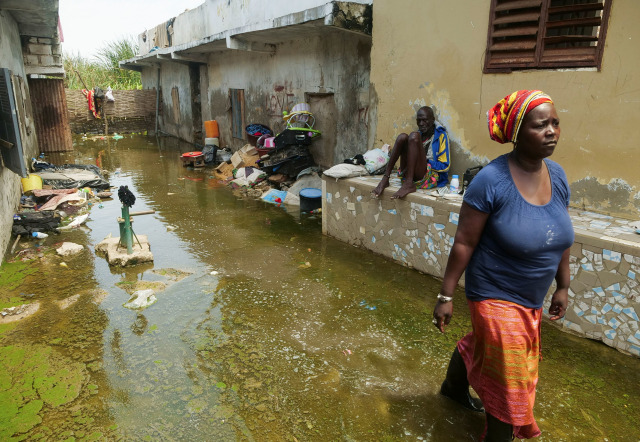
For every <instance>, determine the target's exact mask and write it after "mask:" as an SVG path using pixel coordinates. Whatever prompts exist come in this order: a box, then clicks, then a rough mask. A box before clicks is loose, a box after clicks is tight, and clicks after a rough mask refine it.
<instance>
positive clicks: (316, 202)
mask: <svg viewBox="0 0 640 442" xmlns="http://www.w3.org/2000/svg"><path fill="white" fill-rule="evenodd" d="M321 207H322V190H320V189H316V188H315V187H306V188H304V189H302V190H301V191H300V212H311V211H312V210H316V209H319V208H321Z"/></svg>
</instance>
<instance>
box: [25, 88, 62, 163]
mask: <svg viewBox="0 0 640 442" xmlns="http://www.w3.org/2000/svg"><path fill="white" fill-rule="evenodd" d="M29 90H30V92H31V104H32V107H33V118H34V120H35V125H36V133H37V134H38V145H39V147H40V152H66V151H70V150H73V142H72V141H71V128H70V127H69V114H68V110H67V96H66V94H65V90H64V84H63V80H62V79H57V78H55V79H53V78H30V79H29Z"/></svg>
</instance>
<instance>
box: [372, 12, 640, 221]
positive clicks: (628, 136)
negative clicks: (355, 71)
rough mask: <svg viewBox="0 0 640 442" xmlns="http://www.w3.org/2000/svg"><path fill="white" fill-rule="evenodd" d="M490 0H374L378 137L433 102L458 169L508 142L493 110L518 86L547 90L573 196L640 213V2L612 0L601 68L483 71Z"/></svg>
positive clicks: (403, 126) (409, 124)
mask: <svg viewBox="0 0 640 442" xmlns="http://www.w3.org/2000/svg"><path fill="white" fill-rule="evenodd" d="M490 3H491V2H490V0H460V1H456V2H442V1H437V0H406V1H405V2H403V4H402V7H399V6H398V2H395V1H392V0H376V1H375V3H374V14H373V20H374V22H373V29H374V33H373V47H372V54H371V58H372V70H371V84H372V90H374V91H375V94H376V97H377V116H378V121H377V130H376V135H375V139H376V141H377V142H388V143H391V142H392V141H393V140H394V139H395V137H396V136H397V135H398V134H399V133H401V132H405V131H410V130H415V129H414V128H415V109H416V108H418V107H420V106H421V105H424V104H433V105H435V108H436V114H437V118H438V119H439V120H440V121H441V122H442V123H443V124H445V126H446V127H447V128H448V130H449V135H450V138H451V144H452V158H453V165H452V168H453V173H459V174H460V173H462V172H463V171H464V170H465V169H466V168H467V167H469V166H470V165H475V164H476V163H481V162H486V161H488V160H490V159H493V158H495V157H496V156H498V155H499V154H501V153H504V152H505V151H507V150H508V149H510V147H509V146H507V145H500V144H498V143H495V142H492V141H491V140H490V139H489V137H488V133H487V123H486V111H487V110H488V109H489V108H490V107H491V106H493V105H494V104H495V103H496V102H497V101H498V100H499V99H501V98H503V97H504V96H505V95H507V94H508V93H510V92H512V91H514V90H517V89H541V90H543V91H545V92H547V93H548V94H550V95H551V96H552V97H553V99H554V101H555V103H556V107H557V109H558V112H559V115H560V118H561V126H562V138H561V141H560V144H559V145H558V148H557V150H556V153H555V154H554V155H553V160H555V161H557V162H559V163H560V164H561V165H562V166H563V167H564V169H565V171H566V172H567V175H568V178H569V181H570V183H571V188H572V203H573V204H574V205H575V206H577V207H587V208H591V209H595V210H599V211H604V212H609V213H612V214H624V216H630V217H637V216H638V213H639V212H640V174H638V173H637V168H638V159H637V158H638V151H639V149H640V131H638V130H635V125H636V123H635V121H636V120H637V115H638V114H640V76H639V75H638V71H639V69H640V57H638V49H637V46H636V45H637V42H638V41H639V40H640V28H639V27H638V26H637V24H636V21H637V20H636V19H637V17H639V16H640V2H635V1H619V2H613V3H612V5H613V6H612V9H611V18H610V21H609V27H608V31H607V36H606V46H605V50H604V57H603V63H602V70H601V71H600V72H598V71H596V70H595V69H563V70H537V71H536V70H530V71H520V72H513V73H511V74H486V75H485V74H483V73H482V67H483V62H484V53H485V49H486V43H487V30H488V25H489V7H490Z"/></svg>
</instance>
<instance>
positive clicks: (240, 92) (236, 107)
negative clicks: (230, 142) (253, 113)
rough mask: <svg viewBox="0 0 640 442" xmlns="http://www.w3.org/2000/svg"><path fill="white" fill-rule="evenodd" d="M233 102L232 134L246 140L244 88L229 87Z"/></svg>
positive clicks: (230, 97)
mask: <svg viewBox="0 0 640 442" xmlns="http://www.w3.org/2000/svg"><path fill="white" fill-rule="evenodd" d="M229 100H230V102H231V134H232V135H233V137H234V138H240V139H241V140H245V139H246V137H245V131H244V89H229Z"/></svg>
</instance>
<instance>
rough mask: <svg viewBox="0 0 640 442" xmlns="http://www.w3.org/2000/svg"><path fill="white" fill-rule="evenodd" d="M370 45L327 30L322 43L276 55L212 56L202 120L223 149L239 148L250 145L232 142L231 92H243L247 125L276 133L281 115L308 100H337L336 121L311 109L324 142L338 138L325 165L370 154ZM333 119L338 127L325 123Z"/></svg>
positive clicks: (284, 47)
mask: <svg viewBox="0 0 640 442" xmlns="http://www.w3.org/2000/svg"><path fill="white" fill-rule="evenodd" d="M370 42H371V39H370V38H369V37H367V36H361V35H358V34H354V33H348V32H345V31H342V30H332V29H330V28H327V29H326V33H325V35H323V36H322V37H314V38H308V39H301V40H296V41H291V42H287V43H283V44H280V45H277V47H276V51H275V55H269V54H261V53H256V52H242V51H228V52H225V53H223V54H215V55H212V56H210V57H209V64H208V70H207V73H206V76H204V77H203V78H208V92H207V94H206V97H205V96H203V97H202V102H203V110H202V116H203V119H204V120H210V119H214V120H217V121H218V125H219V127H220V137H221V140H220V141H221V143H222V145H229V146H231V147H234V148H237V147H241V146H242V145H244V144H245V143H246V141H244V140H239V139H236V138H233V137H232V136H231V114H230V112H229V109H228V95H229V89H243V90H244V91H245V92H244V93H245V121H246V124H251V123H260V124H265V125H267V126H269V127H270V128H271V129H272V130H274V131H275V132H280V131H281V130H282V129H284V127H285V124H284V121H283V119H282V111H285V110H286V111H290V110H291V108H292V107H293V106H294V105H295V104H297V103H300V102H304V101H307V98H308V96H306V95H305V94H309V93H311V94H321V95H322V94H333V101H334V102H335V115H327V114H325V115H322V114H315V112H316V111H317V110H316V109H313V108H312V112H314V114H315V116H316V118H317V127H319V128H320V129H322V130H325V129H326V134H325V135H326V138H327V139H328V138H329V137H330V135H331V133H330V132H332V131H335V133H336V137H335V140H336V141H335V146H333V145H327V146H324V147H323V148H324V150H325V153H324V155H323V156H322V159H323V161H326V162H328V163H329V164H324V166H326V167H330V166H332V165H333V164H334V163H335V162H342V161H343V160H344V159H345V158H347V157H351V156H353V155H354V154H355V153H359V152H363V151H366V150H367V149H368V147H367V142H366V140H367V129H368V121H367V116H368V114H367V112H368V106H369V68H370V59H369V54H370ZM328 98H329V99H330V98H331V97H328ZM330 117H333V118H334V119H335V123H336V126H334V127H330V124H328V123H327V120H328V119H329V118H330ZM323 124H324V125H325V126H323ZM318 142H322V137H321V139H319V140H318ZM315 143H316V142H315V141H314V144H315ZM314 157H315V154H314ZM334 160H335V161H334ZM316 161H317V162H318V158H317V157H316Z"/></svg>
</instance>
